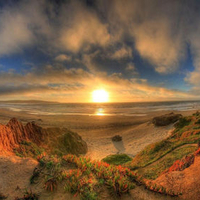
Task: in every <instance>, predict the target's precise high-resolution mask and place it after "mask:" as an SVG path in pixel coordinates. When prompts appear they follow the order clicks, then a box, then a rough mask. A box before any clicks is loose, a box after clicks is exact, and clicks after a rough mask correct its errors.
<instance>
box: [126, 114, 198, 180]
mask: <svg viewBox="0 0 200 200" xmlns="http://www.w3.org/2000/svg"><path fill="white" fill-rule="evenodd" d="M199 140H200V115H199V113H196V114H194V115H193V116H190V117H184V118H183V119H181V120H180V121H179V123H178V124H177V125H176V128H175V130H174V132H173V133H172V135H171V136H170V137H168V138H167V139H165V140H162V141H161V142H157V143H155V144H151V145H149V146H147V147H146V148H145V149H144V150H143V151H141V152H140V153H139V154H138V155H137V156H136V157H135V158H134V159H133V161H132V162H130V163H128V164H127V165H126V166H127V167H130V168H131V169H132V170H136V171H137V172H139V173H141V174H142V175H143V176H144V177H145V178H150V179H155V178H157V177H158V176H159V175H160V174H161V173H162V172H163V171H164V170H165V169H167V168H169V167H170V166H171V165H172V164H173V163H174V162H175V161H176V160H178V159H181V158H183V157H184V156H186V155H188V154H190V153H193V152H194V151H195V150H196V149H197V145H194V144H197V143H198V141H199Z"/></svg>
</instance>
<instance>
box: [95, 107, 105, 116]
mask: <svg viewBox="0 0 200 200" xmlns="http://www.w3.org/2000/svg"><path fill="white" fill-rule="evenodd" d="M95 115H98V116H104V115H105V114H104V109H103V108H98V109H97V111H96V113H95Z"/></svg>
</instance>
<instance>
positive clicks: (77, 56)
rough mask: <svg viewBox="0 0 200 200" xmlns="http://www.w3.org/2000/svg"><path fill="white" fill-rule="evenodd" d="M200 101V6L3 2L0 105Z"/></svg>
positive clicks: (168, 1)
mask: <svg viewBox="0 0 200 200" xmlns="http://www.w3.org/2000/svg"><path fill="white" fill-rule="evenodd" d="M98 89H104V90H106V91H107V92H108V93H109V101H110V102H140V101H176V100H177V101H179V100H200V2H199V1H198V0H151V1H150V0H109V1H108V0H71V1H70V0H34V1H33V0H7V1H5V0H0V100H45V101H59V102H91V101H92V92H93V91H94V90H98Z"/></svg>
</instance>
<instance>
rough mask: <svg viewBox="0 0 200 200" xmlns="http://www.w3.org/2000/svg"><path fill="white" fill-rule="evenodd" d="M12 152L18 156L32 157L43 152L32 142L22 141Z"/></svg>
mask: <svg viewBox="0 0 200 200" xmlns="http://www.w3.org/2000/svg"><path fill="white" fill-rule="evenodd" d="M14 152H15V154H16V155H17V156H19V157H33V158H36V157H37V156H38V155H40V154H42V153H43V152H44V149H43V148H41V147H38V146H37V145H36V144H35V143H33V142H27V141H22V142H21V143H20V145H19V147H18V148H16V149H14Z"/></svg>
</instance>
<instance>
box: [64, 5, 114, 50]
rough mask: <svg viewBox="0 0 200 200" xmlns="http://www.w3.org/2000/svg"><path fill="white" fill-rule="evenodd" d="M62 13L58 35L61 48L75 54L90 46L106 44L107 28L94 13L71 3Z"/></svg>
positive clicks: (107, 39)
mask: <svg viewBox="0 0 200 200" xmlns="http://www.w3.org/2000/svg"><path fill="white" fill-rule="evenodd" d="M63 12H64V14H63V16H62V17H63V19H64V21H63V24H64V26H63V27H62V29H61V35H60V42H61V45H62V46H63V48H65V49H67V50H70V51H72V52H77V51H79V50H80V49H81V48H82V47H84V46H85V47H86V48H87V47H88V45H90V44H94V45H95V44H98V45H100V46H105V45H107V44H108V42H109V39H110V35H109V33H108V29H107V28H108V26H107V24H104V23H102V22H101V20H100V19H99V18H98V16H97V15H96V13H95V12H93V11H91V10H90V11H89V10H87V8H86V7H84V6H83V5H82V4H81V3H72V4H70V5H68V6H66V9H64V11H63ZM69 13H70V17H69V16H68V14H69ZM66 15H67V16H66ZM68 19H70V21H68Z"/></svg>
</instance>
